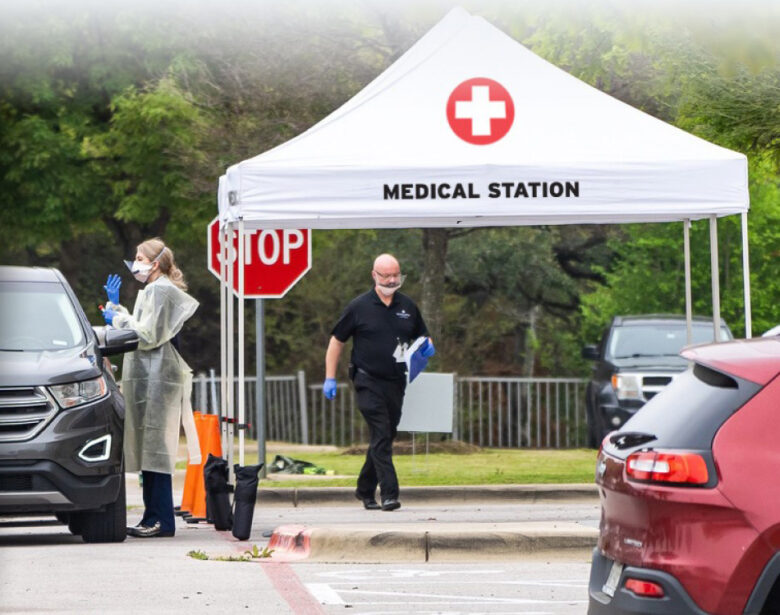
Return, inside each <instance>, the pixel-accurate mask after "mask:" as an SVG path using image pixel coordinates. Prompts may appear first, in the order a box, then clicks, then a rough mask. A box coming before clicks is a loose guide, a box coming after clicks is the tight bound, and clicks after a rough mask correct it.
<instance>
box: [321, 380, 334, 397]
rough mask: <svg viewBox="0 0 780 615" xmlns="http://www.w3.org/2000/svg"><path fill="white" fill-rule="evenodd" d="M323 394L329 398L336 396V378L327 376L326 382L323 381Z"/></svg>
mask: <svg viewBox="0 0 780 615" xmlns="http://www.w3.org/2000/svg"><path fill="white" fill-rule="evenodd" d="M322 394H323V395H324V396H325V397H327V398H328V399H335V398H336V379H335V378H325V382H323V383H322Z"/></svg>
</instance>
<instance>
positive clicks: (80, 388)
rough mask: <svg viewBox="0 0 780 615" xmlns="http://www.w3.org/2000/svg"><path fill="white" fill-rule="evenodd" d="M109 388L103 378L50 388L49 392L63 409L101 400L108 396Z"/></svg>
mask: <svg viewBox="0 0 780 615" xmlns="http://www.w3.org/2000/svg"><path fill="white" fill-rule="evenodd" d="M107 390H108V387H107V386H106V381H105V379H104V378H103V376H100V377H99V378H95V379H94V380H82V381H81V382H71V383H69V384H58V385H56V386H50V387H49V391H51V394H52V395H54V398H55V399H56V400H57V403H58V404H59V405H60V406H61V407H62V408H73V407H75V406H80V405H82V404H87V403H89V402H91V401H94V400H96V399H99V398H101V397H103V396H104V395H105V394H106V391H107Z"/></svg>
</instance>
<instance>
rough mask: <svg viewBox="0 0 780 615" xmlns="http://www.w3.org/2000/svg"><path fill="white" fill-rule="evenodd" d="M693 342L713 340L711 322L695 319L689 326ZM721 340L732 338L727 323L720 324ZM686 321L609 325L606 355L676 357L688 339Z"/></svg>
mask: <svg viewBox="0 0 780 615" xmlns="http://www.w3.org/2000/svg"><path fill="white" fill-rule="evenodd" d="M691 337H692V340H693V341H692V342H691V343H692V344H702V343H705V342H711V341H712V325H711V324H709V323H694V324H693V325H692V327H691ZM720 339H721V341H727V340H730V339H731V334H730V333H729V330H728V329H727V328H726V327H721V330H720ZM687 340H688V333H687V328H686V326H685V324H684V323H683V324H673V323H658V324H647V325H624V326H620V327H615V328H613V329H612V335H611V336H610V338H609V343H608V346H607V352H606V358H607V359H629V358H633V357H663V356H669V357H675V356H677V355H678V354H679V352H680V350H682V348H683V346H685V345H687V343H688V341H687Z"/></svg>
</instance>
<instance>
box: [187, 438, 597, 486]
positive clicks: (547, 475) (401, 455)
mask: <svg viewBox="0 0 780 615" xmlns="http://www.w3.org/2000/svg"><path fill="white" fill-rule="evenodd" d="M323 449H325V450H323ZM365 450H366V449H365V445H364V446H362V447H361V446H355V447H350V448H341V449H339V448H335V447H323V446H312V447H306V446H302V445H299V444H291V445H285V444H284V443H279V442H274V443H271V444H269V445H268V448H267V450H266V453H267V454H266V460H267V461H268V462H269V463H270V462H271V461H272V460H273V458H274V456H275V455H277V454H280V455H285V456H287V457H292V458H293V459H300V460H302V461H309V462H311V463H313V464H315V465H318V466H322V467H324V468H326V469H327V470H333V471H334V473H335V474H336V475H339V476H336V477H333V478H332V477H330V476H301V475H290V476H289V478H288V477H287V476H288V475H284V474H274V475H273V479H268V478H266V479H262V480H261V482H260V485H261V487H354V486H355V480H356V478H357V475H358V474H359V473H360V468H361V467H362V466H363V461H364V459H365ZM393 450H394V454H393V462H394V464H395V469H396V472H398V480H399V482H400V483H401V486H429V485H516V484H556V483H592V482H593V479H594V474H595V469H596V455H597V452H596V451H595V450H592V449H582V448H581V449H498V448H495V449H491V448H484V449H482V448H479V447H475V446H472V445H469V444H466V443H459V442H446V441H445V442H442V443H437V444H434V443H433V442H432V443H431V445H430V448H429V451H430V452H429V453H428V454H427V455H426V454H425V445H424V444H423V445H420V444H418V445H417V448H416V454H415V455H411V454H409V453H410V452H411V445H410V443H409V442H404V441H399V442H396V443H395V446H394V447H393ZM244 452H245V457H244V463H245V464H246V465H252V464H255V463H257V442H256V441H255V440H249V439H247V440H246V443H245V447H244ZM234 455H235V459H234V463H237V462H238V448H237V447H236V449H235V453H234ZM176 467H177V468H178V469H182V470H183V469H184V468H186V464H185V463H184V462H180V463H178V464H176Z"/></svg>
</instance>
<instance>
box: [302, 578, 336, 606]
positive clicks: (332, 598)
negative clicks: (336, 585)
mask: <svg viewBox="0 0 780 615" xmlns="http://www.w3.org/2000/svg"><path fill="white" fill-rule="evenodd" d="M304 585H305V586H306V589H308V590H309V593H310V594H311V595H312V596H314V598H315V599H316V600H317V601H318V602H319V603H320V604H346V603H345V602H344V601H343V600H342V599H341V596H339V594H338V592H336V590H334V589H333V588H332V587H331V586H330V585H328V584H327V583H304Z"/></svg>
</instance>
